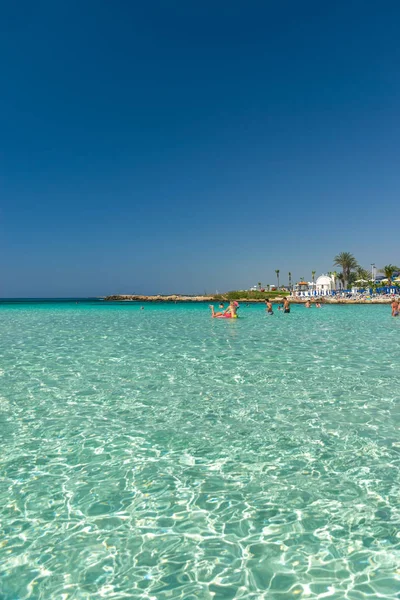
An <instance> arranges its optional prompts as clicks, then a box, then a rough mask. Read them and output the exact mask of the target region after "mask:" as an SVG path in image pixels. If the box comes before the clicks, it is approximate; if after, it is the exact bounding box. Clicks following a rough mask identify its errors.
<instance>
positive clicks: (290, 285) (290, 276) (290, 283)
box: [288, 271, 292, 290]
mask: <svg viewBox="0 0 400 600" xmlns="http://www.w3.org/2000/svg"><path fill="white" fill-rule="evenodd" d="M288 275H289V290H291V289H292V274H291V272H290V271H289V273H288Z"/></svg>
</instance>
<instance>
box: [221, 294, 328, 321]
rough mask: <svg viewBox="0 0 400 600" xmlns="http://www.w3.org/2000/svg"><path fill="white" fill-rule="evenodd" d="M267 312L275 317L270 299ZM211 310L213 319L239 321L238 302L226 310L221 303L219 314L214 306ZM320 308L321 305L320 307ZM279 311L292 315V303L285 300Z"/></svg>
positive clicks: (230, 304)
mask: <svg viewBox="0 0 400 600" xmlns="http://www.w3.org/2000/svg"><path fill="white" fill-rule="evenodd" d="M265 305H266V311H267V314H268V315H273V314H274V311H273V308H272V302H271V300H270V299H269V298H266V300H265ZM210 308H211V316H212V318H213V319H237V317H238V314H237V311H238V308H239V302H237V301H236V300H231V301H230V303H229V305H228V307H227V308H225V304H224V303H223V302H221V303H220V305H219V308H220V310H219V311H218V312H216V311H215V308H214V305H213V304H210ZM319 308H320V305H319ZM278 310H282V311H283V312H284V313H290V303H289V300H288V299H287V298H284V299H283V304H281V305H279V306H278Z"/></svg>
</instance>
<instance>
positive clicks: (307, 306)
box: [304, 300, 311, 308]
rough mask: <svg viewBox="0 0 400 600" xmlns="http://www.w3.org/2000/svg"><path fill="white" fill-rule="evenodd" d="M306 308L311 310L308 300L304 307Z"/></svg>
mask: <svg viewBox="0 0 400 600" xmlns="http://www.w3.org/2000/svg"><path fill="white" fill-rule="evenodd" d="M304 306H305V307H306V308H311V302H310V300H307V302H306V303H305V305H304Z"/></svg>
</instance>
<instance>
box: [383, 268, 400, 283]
mask: <svg viewBox="0 0 400 600" xmlns="http://www.w3.org/2000/svg"><path fill="white" fill-rule="evenodd" d="M379 270H380V272H381V273H383V274H384V276H385V277H386V279H387V280H388V283H389V285H392V278H393V275H394V273H395V272H396V271H400V269H399V267H395V266H394V265H385V266H384V267H382V269H379Z"/></svg>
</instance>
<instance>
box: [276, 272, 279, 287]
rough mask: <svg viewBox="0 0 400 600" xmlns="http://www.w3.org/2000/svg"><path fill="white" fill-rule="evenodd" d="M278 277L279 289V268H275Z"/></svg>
mask: <svg viewBox="0 0 400 600" xmlns="http://www.w3.org/2000/svg"><path fill="white" fill-rule="evenodd" d="M275 273H276V277H277V279H278V290H279V269H275Z"/></svg>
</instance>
